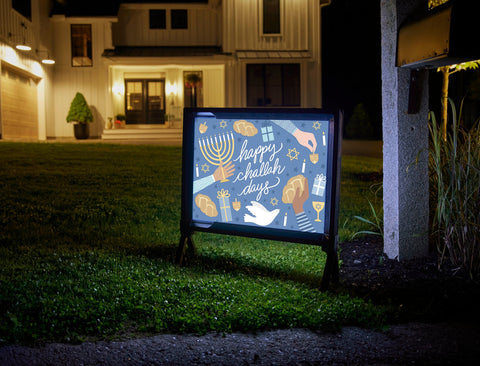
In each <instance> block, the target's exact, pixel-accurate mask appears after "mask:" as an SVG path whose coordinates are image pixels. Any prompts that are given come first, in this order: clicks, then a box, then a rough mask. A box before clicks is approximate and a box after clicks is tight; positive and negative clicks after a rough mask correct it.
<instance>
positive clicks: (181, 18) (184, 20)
mask: <svg viewBox="0 0 480 366" xmlns="http://www.w3.org/2000/svg"><path fill="white" fill-rule="evenodd" d="M170 15H171V22H172V29H188V12H187V10H186V9H172V10H171V13H170Z"/></svg>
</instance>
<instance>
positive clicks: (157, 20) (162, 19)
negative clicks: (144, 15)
mask: <svg viewBox="0 0 480 366" xmlns="http://www.w3.org/2000/svg"><path fill="white" fill-rule="evenodd" d="M149 17H150V29H166V28H167V14H166V10H165V9H150V12H149Z"/></svg>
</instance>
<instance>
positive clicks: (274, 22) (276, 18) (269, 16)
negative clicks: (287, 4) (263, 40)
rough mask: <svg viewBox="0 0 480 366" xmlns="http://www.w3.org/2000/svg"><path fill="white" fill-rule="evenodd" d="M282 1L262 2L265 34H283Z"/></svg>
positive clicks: (264, 0)
mask: <svg viewBox="0 0 480 366" xmlns="http://www.w3.org/2000/svg"><path fill="white" fill-rule="evenodd" d="M280 6H281V4H280V0H263V1H262V9H261V10H262V31H263V34H266V35H269V34H280V33H281V9H280Z"/></svg>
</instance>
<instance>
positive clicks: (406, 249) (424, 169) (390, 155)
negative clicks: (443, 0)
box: [380, 0, 428, 261]
mask: <svg viewBox="0 0 480 366" xmlns="http://www.w3.org/2000/svg"><path fill="white" fill-rule="evenodd" d="M424 3H426V1H425V0H381V2H380V6H381V34H382V35H381V44H382V61H381V72H382V115H383V174H384V177H383V197H384V198H383V200H384V202H383V208H384V235H385V237H384V252H385V254H386V255H387V256H388V257H389V258H390V259H397V260H399V261H400V260H406V259H410V258H415V257H422V256H425V255H426V254H427V253H428V123H427V122H428V77H427V76H425V79H424V80H423V85H422V86H423V90H421V91H420V94H419V96H418V97H419V98H420V99H421V102H420V109H419V111H418V112H417V113H415V114H409V113H408V96H409V86H410V70H409V69H403V68H397V67H396V66H395V62H396V44H397V32H398V29H399V27H400V25H401V23H402V21H403V20H404V19H405V17H406V16H408V15H409V14H410V13H411V12H412V11H413V10H414V9H415V8H416V7H417V6H419V5H421V4H424ZM425 6H426V5H425ZM419 153H420V155H418V154H419ZM417 156H419V159H418V163H415V162H416V159H417Z"/></svg>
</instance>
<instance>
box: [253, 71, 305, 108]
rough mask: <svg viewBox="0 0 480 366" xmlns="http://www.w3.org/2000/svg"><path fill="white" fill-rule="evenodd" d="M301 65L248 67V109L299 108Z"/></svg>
mask: <svg viewBox="0 0 480 366" xmlns="http://www.w3.org/2000/svg"><path fill="white" fill-rule="evenodd" d="M300 89H301V88H300V64H249V65H247V106H248V107H298V106H300V103H301V95H300Z"/></svg>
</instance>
